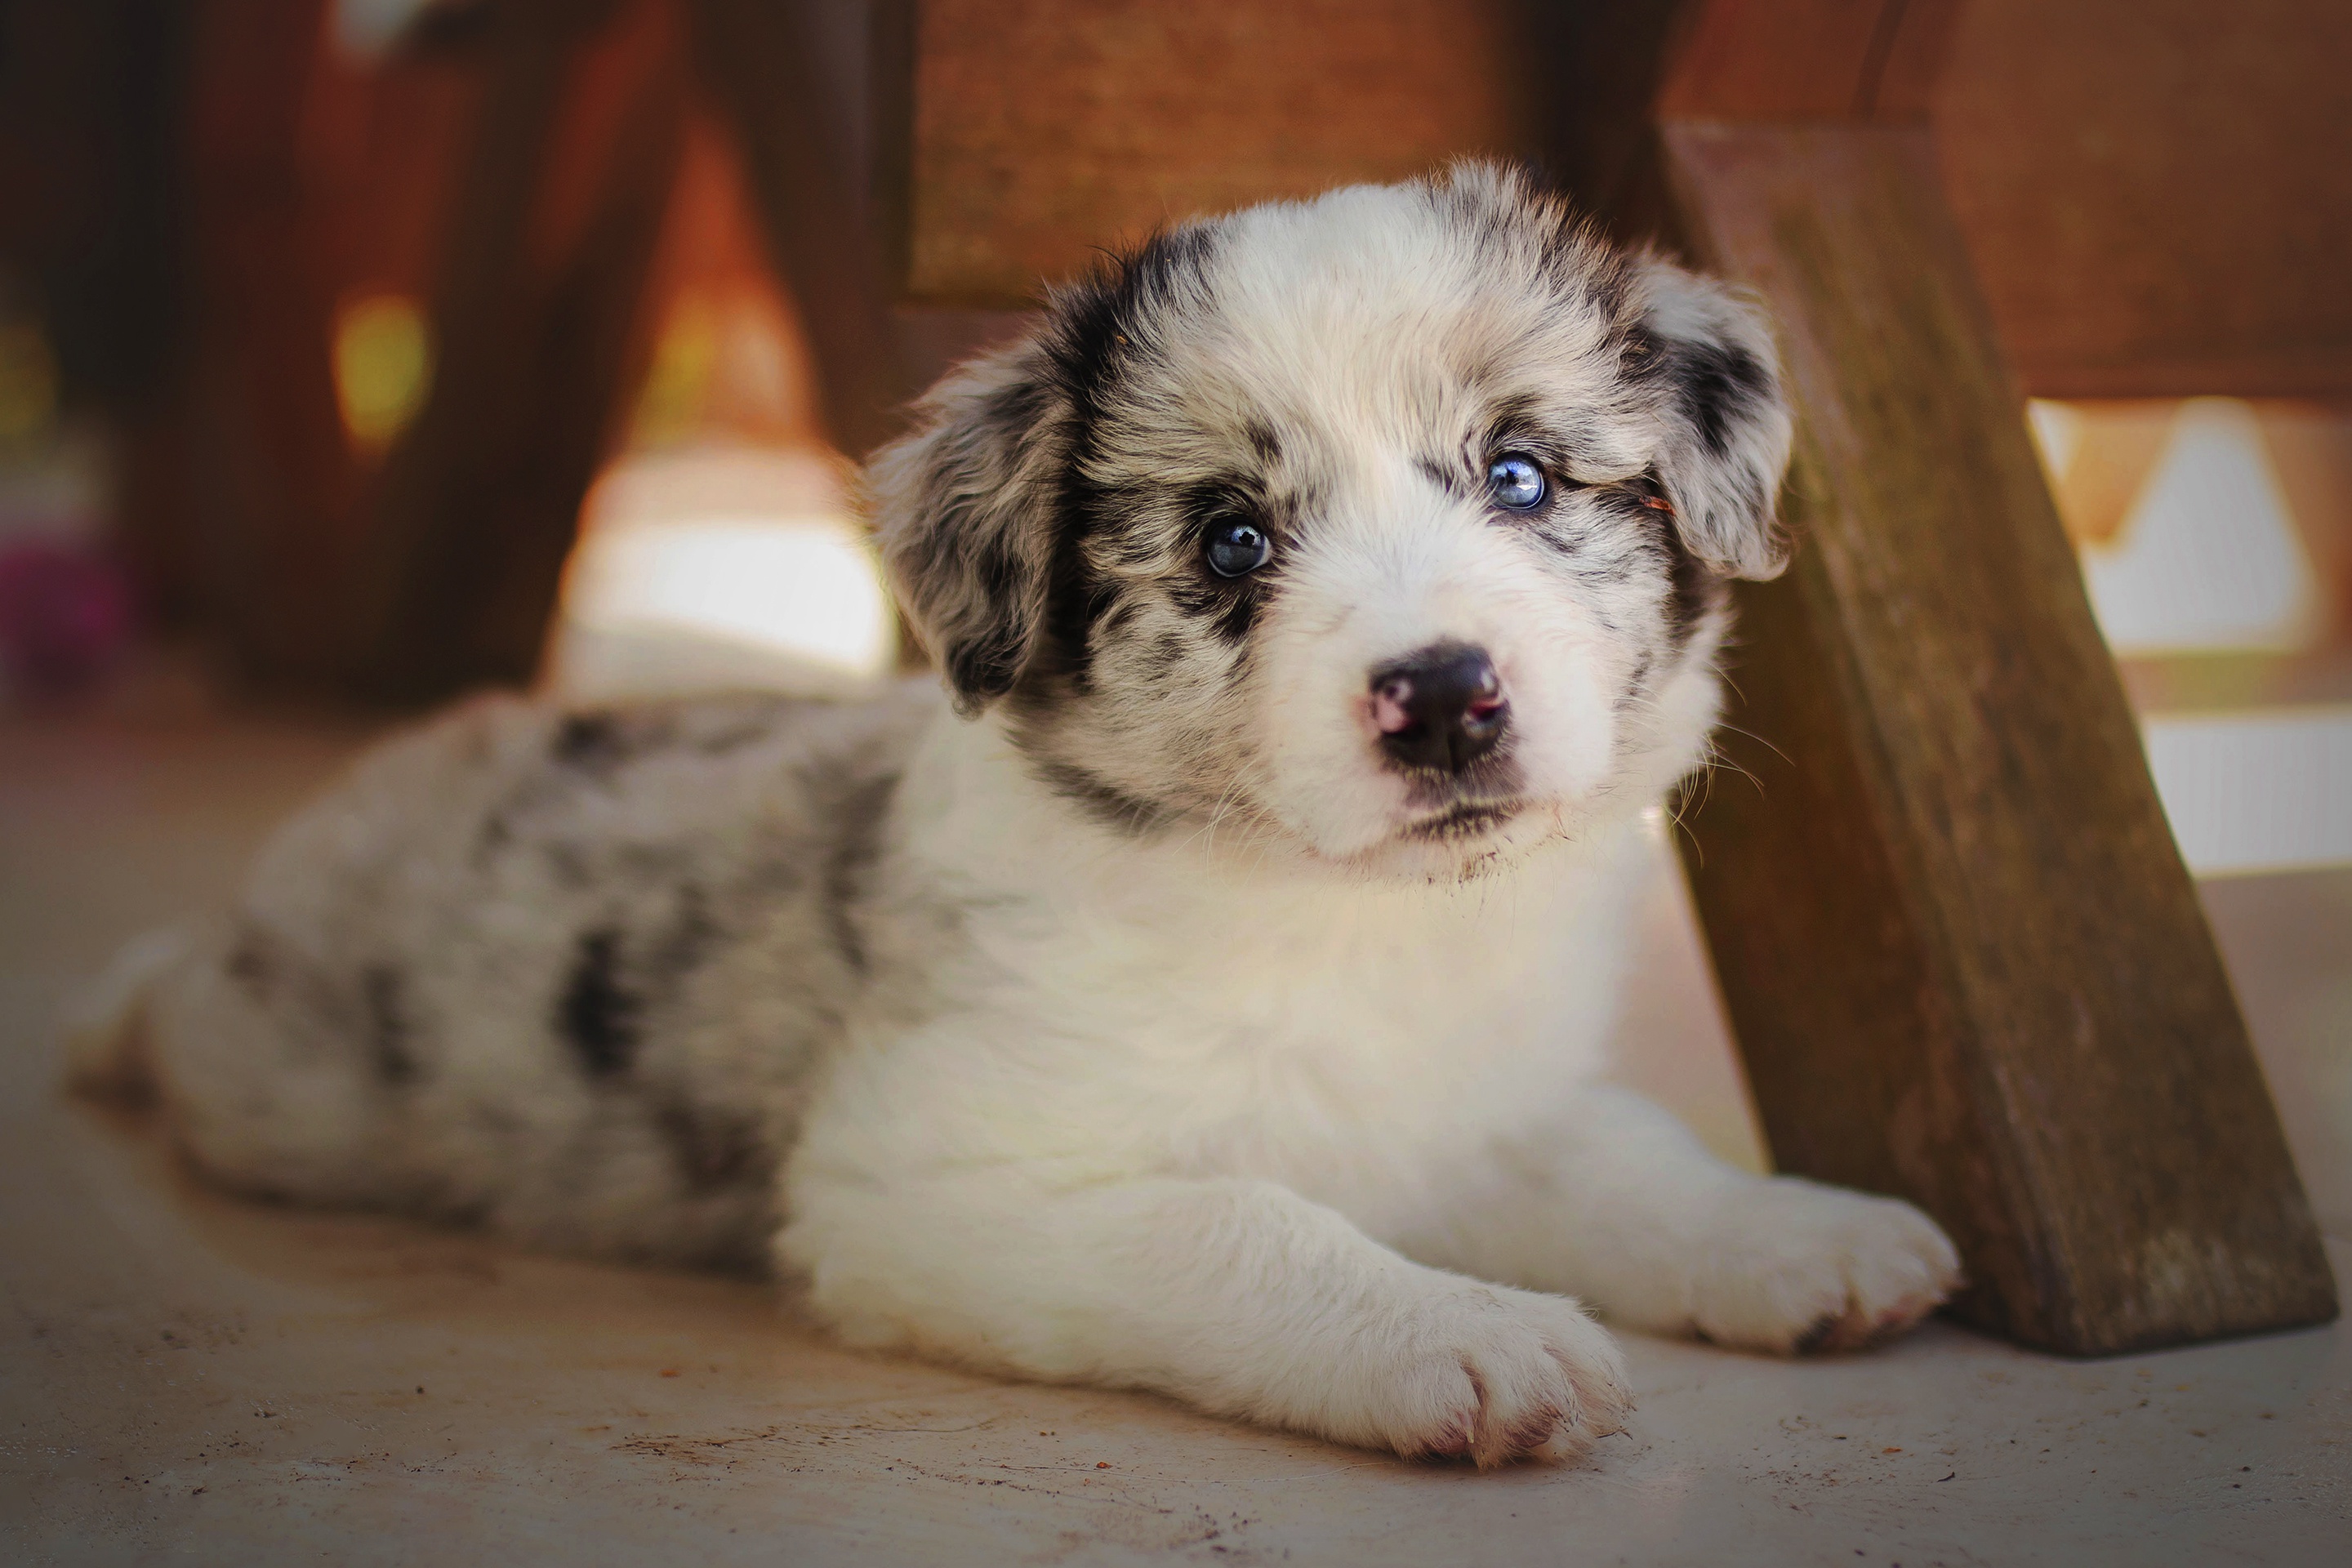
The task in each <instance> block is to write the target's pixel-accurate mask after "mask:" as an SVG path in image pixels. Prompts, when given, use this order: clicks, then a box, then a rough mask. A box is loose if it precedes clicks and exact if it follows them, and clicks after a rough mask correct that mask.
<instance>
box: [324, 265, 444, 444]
mask: <svg viewBox="0 0 2352 1568" xmlns="http://www.w3.org/2000/svg"><path fill="white" fill-rule="evenodd" d="M432 387H433V330H432V328H431V326H430V325H428V324H427V323H426V321H425V311H424V310H423V308H422V307H420V306H419V305H418V304H417V302H416V301H415V300H411V299H409V298H408V297H407V296H406V295H403V294H373V295H369V296H367V297H365V298H363V299H358V300H347V301H346V302H345V303H344V305H343V307H342V308H341V310H338V311H336V312H335V399H336V402H337V403H338V404H339V405H341V409H342V415H343V428H344V430H346V431H347V432H349V433H350V435H351V438H352V445H353V446H355V447H358V448H359V449H360V450H362V451H363V452H380V451H382V450H383V448H384V447H388V446H390V445H392V440H393V437H395V436H397V435H399V434H400V432H401V430H402V428H403V427H404V426H406V425H407V423H408V422H409V421H410V420H411V419H413V418H415V416H416V411H417V410H418V409H419V408H422V407H423V406H424V405H425V394H426V393H428V392H430V391H431V390H432Z"/></svg>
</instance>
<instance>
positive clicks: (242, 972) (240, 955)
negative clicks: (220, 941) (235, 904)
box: [221, 926, 278, 1002]
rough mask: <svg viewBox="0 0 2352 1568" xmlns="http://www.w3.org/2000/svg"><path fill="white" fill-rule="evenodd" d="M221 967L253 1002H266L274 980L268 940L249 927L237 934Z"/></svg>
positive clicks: (276, 968) (274, 966)
mask: <svg viewBox="0 0 2352 1568" xmlns="http://www.w3.org/2000/svg"><path fill="white" fill-rule="evenodd" d="M221 968H222V969H223V970H224V971H225V972H226V973H227V975H228V977H229V978H230V979H232V980H234V981H236V983H237V984H238V985H239V986H240V987H242V988H243V989H244V991H245V994H247V996H249V997H251V998H252V999H253V1000H255V1001H256V1002H259V1001H263V1000H266V999H267V998H268V995H269V992H270V987H271V986H272V984H274V983H275V982H276V980H277V978H278V966H277V964H276V963H273V962H272V960H271V957H270V952H269V939H268V937H266V936H264V935H263V934H262V933H261V932H260V931H258V930H257V929H256V928H255V927H253V926H246V927H244V928H243V929H241V930H240V931H238V932H237V937H236V945H235V946H233V947H231V948H230V949H229V951H228V957H227V958H226V960H224V961H223V962H222V964H221Z"/></svg>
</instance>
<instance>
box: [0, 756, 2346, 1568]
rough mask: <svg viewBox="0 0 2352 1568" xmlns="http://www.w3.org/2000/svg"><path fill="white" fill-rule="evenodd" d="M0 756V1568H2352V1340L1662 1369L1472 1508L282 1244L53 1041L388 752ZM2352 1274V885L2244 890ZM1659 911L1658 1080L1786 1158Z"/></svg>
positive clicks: (1082, 1398)
mask: <svg viewBox="0 0 2352 1568" xmlns="http://www.w3.org/2000/svg"><path fill="white" fill-rule="evenodd" d="M359 738H360V737H359V735H358V733H357V732H356V731H352V730H351V729H350V728H348V727H337V726H334V725H331V724H325V723H320V722H315V721H313V722H299V721H292V720H286V719H280V720H278V721H266V720H260V719H255V718H242V719H240V718H234V717H231V718H222V717H217V716H214V717H204V716H196V715H190V714H185V713H183V714H180V715H178V716H173V715H171V714H168V713H167V714H164V715H162V716H156V715H153V714H150V715H148V716H146V717H143V718H131V719H125V718H121V717H117V718H114V719H110V720H105V721H97V720H87V721H79V722H76V723H72V724H64V723H56V722H52V723H48V724H33V723H28V722H23V721H19V722H16V723H14V724H11V725H6V726H0V1119H5V1128H0V1270H5V1275H0V1286H5V1292H6V1319H5V1327H0V1334H5V1342H6V1347H7V1348H6V1352H5V1360H4V1361H0V1401H5V1403H0V1558H5V1561H7V1562H11V1563H150V1562H181V1561H187V1562H197V1563H295V1562H323V1563H475V1562H492V1561H497V1562H534V1563H535V1562H541V1561H546V1562H562V1563H567V1564H593V1563H697V1564H700V1563H739V1562H740V1563H755V1562H756V1563H792V1564H824V1563H860V1564H890V1563H959V1564H960V1563H1143V1562H1151V1563H1160V1562H1196V1563H1212V1562H1215V1563H1275V1562H1283V1563H1343V1564H1371V1563H1425V1562H1430V1561H1447V1562H1458V1563H1709V1564H1713V1563H1856V1564H1885V1563H1902V1564H1907V1565H1909V1568H1927V1565H1928V1564H1934V1563H2175V1562H2178V1563H2342V1562H2347V1561H2352V1334H2347V1332H2346V1331H2345V1330H2344V1329H2343V1328H2342V1327H2341V1326H2340V1325H2339V1326H2338V1327H2336V1328H2330V1329H2323V1330H2316V1331H2306V1332H2302V1333H2295V1334H2287V1335H2280V1336H2275V1337H2273V1338H2269V1339H2265V1340H2261V1341H2253V1342H2240V1343H2235V1344H2227V1345H2217V1346H2210V1347H2206V1348H2202V1349H2198V1350H2191V1351H2183V1352H2171V1353H2168V1354H2162V1355H2151V1356H2134V1357H2127V1358H2123V1359H2119V1360H2115V1361H2108V1362H2099V1363H2068V1362H2061V1361H2054V1360H2051V1359H2047V1358H2044V1357H2040V1356H2035V1355H2032V1354H2028V1353H2026V1352H2021V1351H2017V1350H2014V1349H2011V1348H2010V1347H2008V1346H2005V1345H2002V1344H1999V1343H1996V1342H1991V1341H1988V1340H1984V1339H1981V1338H1979V1337H1976V1336H1974V1335H1972V1334H1970V1333H1968V1332H1966V1331H1961V1330H1959V1329H1957V1328H1953V1327H1951V1326H1948V1325H1945V1324H1941V1323H1938V1324H1934V1325H1931V1326H1930V1327H1929V1328H1928V1329H1927V1330H1926V1331H1924V1332H1922V1333H1921V1334H1919V1335H1918V1336H1916V1338H1914V1339H1912V1340H1910V1341H1909V1342H1906V1343H1904V1344H1901V1345H1898V1346H1896V1347H1895V1348H1893V1349H1891V1350H1888V1351H1885V1352H1879V1353H1875V1354H1872V1355H1867V1356H1861V1357H1853V1358H1838V1359H1825V1360H1819V1361H1811V1362H1801V1363H1775V1362H1770V1361H1764V1360H1759V1359H1754V1358H1749V1357H1743V1356H1738V1355H1731V1354H1727V1353H1723V1352H1716V1351H1712V1350H1708V1349H1706V1348H1704V1347H1699V1346H1693V1345H1684V1344H1675V1343H1665V1342H1656V1341H1649V1340H1642V1339H1633V1340H1631V1341H1630V1342H1629V1346H1630V1350H1631V1353H1632V1360H1633V1371H1634V1375H1635V1380H1636V1384H1637V1386H1638V1389H1639V1392H1640V1399H1641V1408H1640V1413H1639V1415H1638V1416H1637V1419H1636V1423H1635V1426H1634V1428H1633V1431H1632V1433H1630V1434H1629V1435H1627V1436H1622V1437H1619V1438H1614V1439H1612V1440H1610V1441H1609V1442H1607V1443H1605V1444H1604V1445H1603V1446H1602V1451H1601V1454H1600V1456H1599V1457H1598V1458H1596V1459H1595V1460H1594V1461H1593V1462H1592V1463H1591V1464H1589V1465H1586V1466H1584V1467H1582V1468H1575V1469H1567V1470H1555V1469H1538V1468H1520V1469H1515V1470H1511V1471H1507V1472H1503V1473H1498V1474H1494V1475H1486V1476H1481V1475H1477V1474H1475V1473H1473V1472H1470V1471H1467V1470H1463V1469H1452V1468H1433V1467H1423V1466H1412V1465H1404V1464H1400V1463H1397V1462H1394V1461H1391V1460H1388V1459H1383V1458H1377V1457H1374V1456H1370V1455H1367V1454H1362V1453H1357V1452H1352V1451H1349V1450H1345V1449H1339V1448H1333V1447H1327V1446H1325V1445H1322V1444H1319V1443H1315V1442H1311V1441H1307V1440H1303V1439H1297V1438H1290V1437H1285V1436H1276V1435H1271V1434H1268V1433H1265V1432H1260V1431H1255V1430H1251V1429H1247V1428H1243V1427H1237V1426H1227V1425H1224V1424H1222V1423H1219V1422H1214V1421H1210V1420H1206V1419H1203V1418H1201V1417H1199V1416H1195V1415H1190V1414H1188V1413H1186V1412H1184V1411H1182V1410H1180V1409H1177V1408H1175V1407H1173V1406H1171V1405H1168V1404H1165V1403H1163V1402H1160V1401H1158V1400H1155V1399H1151V1398H1147V1397H1140V1396H1134V1395H1124V1394H1099V1393H1093V1392H1087V1391H1082V1390H1067V1389H1054V1388H1037V1387H1026V1386H1015V1385H1008V1384H999V1383H994V1382H991V1381H987V1380H984V1379H980V1378H974V1377H970V1376H966V1375H963V1374H961V1373H954V1372H950V1371H944V1370H940V1369H938V1368H933V1367H928V1366H923V1365H919V1364H916V1363H906V1362H899V1361H892V1360H885V1359H879V1358H875V1357H870V1356H866V1355H860V1354H855V1353H851V1352H845V1351H841V1350H838V1349H835V1348H833V1347H831V1346H830V1345H828V1344H826V1343H825V1342H824V1341H823V1340H821V1339H819V1338H817V1337H816V1336H814V1335H813V1334H811V1333H810V1332H808V1331H805V1330H803V1329H801V1328H799V1327H797V1326H795V1325H794V1324H793V1321H791V1319H790V1317H789V1314H788V1313H780V1312H779V1311H778V1310H777V1308H776V1306H775V1303H774V1301H773V1299H772V1295H771V1294H770V1293H769V1292H767V1291H764V1290H762V1289H757V1288H754V1287H751V1286H745V1285H738V1284H734V1283H730V1282H727V1281H722V1280H716V1279H699V1278H693V1277H681V1276H667V1275H656V1274H646V1273H634V1272H629V1271H625V1270H620V1269H614V1268H596V1267H591V1266H587V1265H583V1264H578V1263H572V1262H567V1261H563V1260H560V1259H551V1258H540V1257H534V1256H530V1255H527V1254H522V1253H519V1252H514V1251H510V1250H506V1249H502V1248H500V1247H495V1246H492V1245H489V1244H488V1243H486V1242H484V1241H481V1240H479V1239H478V1238H474V1237H463V1236H454V1235H448V1234H443V1233H436V1232H433V1231H427V1230H423V1229H418V1228H415V1227H411V1226H403V1225H397V1224H392V1223H386V1222H383V1221H377V1220H369V1219H362V1218H352V1217H348V1216H335V1215H312V1214H303V1213H294V1212H288V1211H284V1210H272V1209H267V1208H260V1207H254V1206H249V1205H241V1204H238V1203H235V1202H231V1201H227V1200H225V1199H222V1198H220V1197H217V1196H215V1195H214V1194H209V1193H206V1192H205V1191H202V1190H200V1189H197V1188H194V1187H193V1186H191V1185H190V1184H187V1183H185V1182H184V1181H183V1180H182V1179H180V1178H179V1176H178V1175H177V1174H176V1173H175V1172H174V1171H173V1168H172V1166H171V1164H170V1163H169V1161H168V1160H167V1159H165V1158H164V1157H163V1154H162V1152H160V1150H159V1149H158V1148H157V1146H156V1144H155V1143H154V1142H153V1141H152V1139H150V1138H148V1137H145V1136H143V1135H142V1131H141V1130H140V1129H139V1128H138V1127H137V1126H135V1125H133V1124H130V1123H127V1122H124V1121H120V1120H115V1119H110V1118H109V1117H106V1116H101V1115H99V1114H96V1113H93V1112H91V1111H89V1110H86V1109H84V1108H81V1107H79V1106H76V1105H71V1104H68V1103H67V1102H64V1101H62V1100H59V1098H58V1096H57V1094H56V1093H55V1092H54V1089H53V1087H52V1086H53V1083H54V1079H55V1059H54V1052H53V1047H52V1046H51V1043H50V1037H49V1022H48V1021H49V1019H50V1017H51V1016H52V1014H53V1011H54V1008H55V1006H56V1005H57V1003H58V999H59V998H60V996H61V995H62V994H64V993H65V991H66V990H67V989H68V986H69V985H70V984H72V983H73V982H74V981H75V980H76V979H77V978H78V977H80V976H83V975H86V974H88V973H90V972H91V971H92V970H93V969H95V968H96V967H97V966H98V965H99V964H100V963H102V962H103V960H104V959H105V957H106V956H107V954H108V953H109V952H110V951H111V949H112V948H113V946H114V945H115V944H116V943H117V942H120V941H121V939H122V938H124V937H125V936H127V935H129V934H131V933H132V932H135V931H139V930H142V929H143V928H145V927H147V926H149V925H152V924H155V923H158V922H160V921H164V920H168V919H170V918H172V917H173V916H174V915H176V914H179V913H181V912H184V911H185V910H190V909H193V908H197V907H201V906H202V905H203V904H204V903H205V902H206V901H208V900H214V899H216V898H218V897H219V896H221V895H222V894H223V893H224V892H225V891H226V889H228V888H229V886H230V885H231V884H232V882H233V880H234V879H235V877H236V872H237V868H238V867H239V866H240V864H241V863H242V860H243V858H244V857H245V855H246V854H247V852H248V851H249V849H250V847H252V845H253V844H254V843H255V842H256V841H257V838H258V837H259V836H260V835H261V834H262V833H263V832H264V831H265V830H266V828H267V827H268V825H269V823H271V822H272V821H273V820H275V819H276V818H277V817H278V816H279V815H280V814H281V813H282V812H283V811H284V810H285V809H286V808H287V807H288V806H289V805H291V804H293V803H294V802H295V801H296V800H297V799H298V798H299V796H301V795H303V794H304V793H306V792H307V791H309V790H310V789H311V788H313V787H314V786H315V785H316V784H317V783H318V782H319V781H320V780H321V779H322V778H323V777H324V776H325V775H326V774H327V773H329V772H330V771H331V768H332V767H333V765H334V764H335V763H337V762H338V761H339V760H340V759H341V757H342V756H344V755H346V754H348V752H349V751H350V749H351V748H352V746H353V745H354V744H355V743H356V742H357V741H358V740H359ZM2207 899H2208V904H2209V908H2210V910H2211V913H2212V916H2213V919H2214V922H2215V927H2216V930H2217V932H2218V933H2219V935H2220V937H2221V942H2222V945H2223V948H2224V950H2225V952H2226V954H2227V956H2228V958H2229V960H2230V963H2231V968H2232V972H2233V973H2234V975H2235V977H2236V979H2237V981H2238V984H2239V985H2240V988H2241V991H2242V994H2243V997H2244V1000H2245V1004H2246V1007H2247V1011H2248V1014H2249V1016H2250V1018H2251V1020H2252V1025H2253V1027H2254V1031H2255V1034H2256V1036H2257V1037H2258V1039H2259V1040H2260V1042H2261V1046H2262V1048H2263V1056H2264V1062H2265V1066H2266V1068H2268V1070H2269V1071H2270V1073H2271V1075H2272V1080H2273V1085H2274V1086H2275V1088H2276V1089H2277V1090H2278V1093H2279V1097H2280V1099H2281V1101H2282V1104H2283V1107H2284V1111H2285V1114H2286V1119H2287V1121H2288V1124H2289V1134H2290V1137H2291V1138H2292V1139H2293V1141H2294V1144H2295V1147H2296V1152H2297V1156H2298V1158H2299V1159H2300V1160H2301V1162H2302V1163H2303V1165H2304V1169H2305V1177H2306V1180H2307V1181H2308V1182H2309V1183H2310V1184H2311V1186H2312V1189H2313V1196H2314V1199H2315V1203H2316V1204H2317V1205H2318V1206H2319V1208H2320V1211H2321V1213H2322V1215H2323V1218H2324V1221H2325V1223H2326V1226H2327V1227H2328V1229H2329V1232H2330V1235H2331V1238H2332V1240H2331V1246H2332V1247H2333V1248H2334V1256H2335V1258H2336V1269H2337V1274H2338V1278H2339V1279H2352V1246H2347V1245H2346V1243H2347V1239H2352V873H2326V874H2313V875H2305V876H2299V877H2288V878H2273V879H2262V880H2258V881H2256V880H2249V881H2240V882H2229V883H2216V884H2212V885H2210V886H2209V888H2208V889H2207ZM1692 942H1693V938H1692V933H1691V931H1690V929H1689V922H1688V915H1687V913H1686V911H1685V909H1684V906H1683V904H1682V901H1681V899H1680V896H1679V891H1678V889H1677V887H1676V885H1675V883H1674V882H1673V880H1672V879H1671V878H1670V877H1668V876H1666V875H1664V874H1663V873H1662V875H1661V877H1660V879H1659V880H1658V883H1657V886H1656V889H1655V890H1654V898H1653V900H1652V907H1651V910H1650V911H1649V929H1648V934H1647V957H1646V961H1645V967H1644V971H1643V978H1642V982H1641V984H1640V986H1639V990H1638V994H1637V996H1636V998H1635V1013H1636V1018H1637V1024H1638V1027H1639V1029H1640V1032H1641V1037H1643V1041H1644V1056H1643V1060H1642V1061H1641V1062H1640V1063H1639V1064H1637V1068H1636V1071H1635V1076H1636V1077H1637V1078H1639V1079H1642V1080H1643V1081H1644V1082H1645V1083H1646V1084H1647V1085H1648V1086H1649V1087H1651V1088H1653V1089H1654V1090H1655V1091H1656V1092H1659V1093H1661V1094H1664V1095H1665V1096H1666V1097H1668V1098H1670V1099H1672V1100H1675V1102H1677V1103H1678V1104H1679V1105H1680V1106H1681V1107H1682V1108H1683V1109H1684V1110H1685V1113H1686V1114H1688V1115H1689V1116H1690V1117H1691V1118H1692V1119H1693V1120H1694V1121H1695V1122H1696V1124H1697V1125H1699V1126H1700V1127H1701V1128H1702V1130H1703V1131H1705V1133H1706V1136H1707V1137H1708V1138H1709V1139H1710V1140H1711V1141H1713V1142H1716V1143H1717V1145H1718V1146H1719V1147H1722V1148H1724V1149H1725V1150H1727V1152H1730V1153H1732V1154H1733V1155H1734V1156H1735V1157H1746V1158H1750V1159H1752V1158H1754V1157H1755V1155H1754V1150H1755V1142H1754V1134H1753V1131H1752V1130H1751V1129H1750V1127H1749V1125H1748V1121H1747V1119H1746V1113H1745V1110H1744V1109H1743V1106H1742V1103H1741V1100H1740V1098H1739V1090H1738V1079H1737V1075H1736V1071H1735V1069H1734V1068H1732V1066H1731V1063H1730V1059H1729V1057H1728V1055H1727V1050H1726V1048H1725V1046H1724V1044H1723V1040H1722V1035H1721V1026H1720V1023H1719V1021H1718V1019H1717V1017H1716V1016H1715V1014H1714V1011H1713V1007H1712V1004H1711V1002H1710V1001H1709V999H1708V990H1707V987H1706V984H1705V982H1704V978H1703V971H1702V970H1701V969H1700V967H1699V965H1698V960H1697V956H1696V949H1695V948H1694V947H1693V945H1692Z"/></svg>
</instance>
